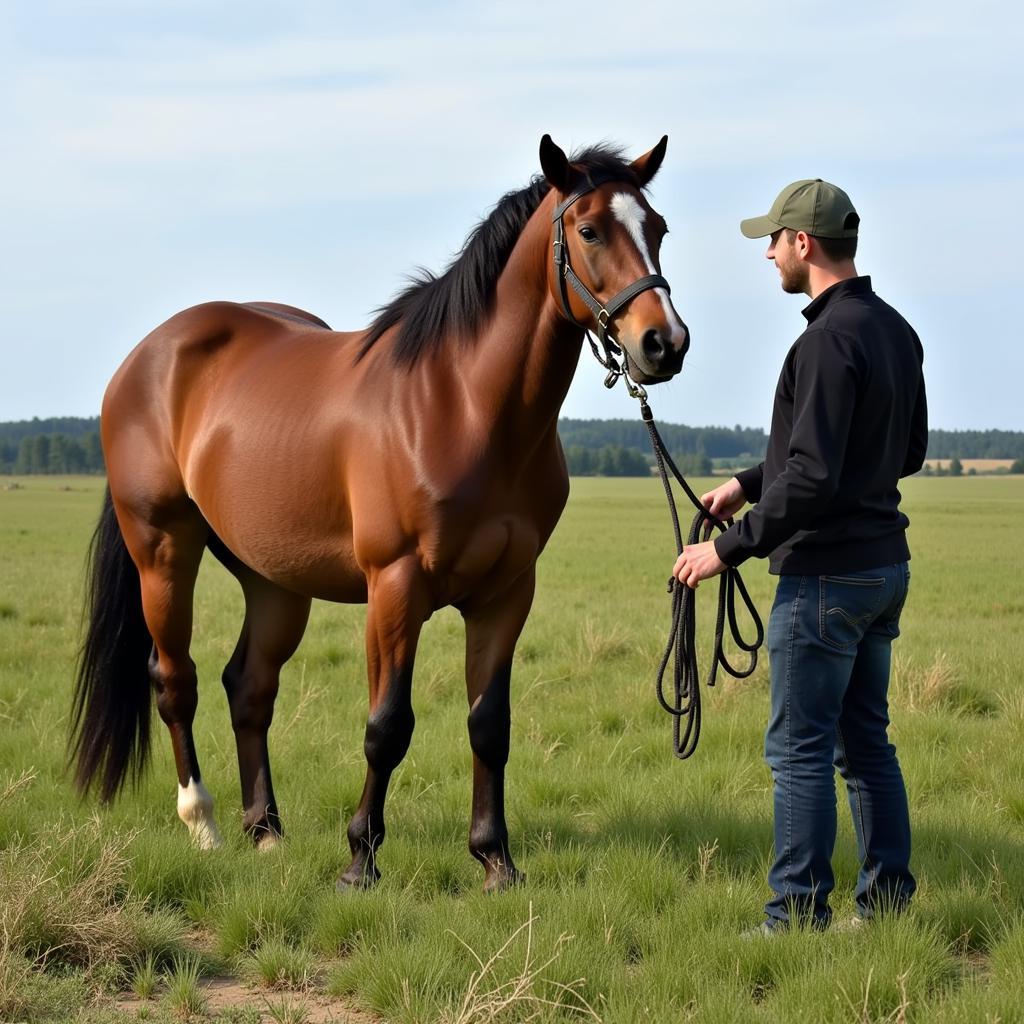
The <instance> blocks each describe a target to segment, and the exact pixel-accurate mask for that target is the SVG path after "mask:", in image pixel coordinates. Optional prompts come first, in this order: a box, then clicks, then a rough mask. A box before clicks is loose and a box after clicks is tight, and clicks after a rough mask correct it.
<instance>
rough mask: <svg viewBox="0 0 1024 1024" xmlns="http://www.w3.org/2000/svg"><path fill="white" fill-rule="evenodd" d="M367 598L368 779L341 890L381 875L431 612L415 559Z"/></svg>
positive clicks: (378, 579)
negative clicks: (394, 783) (419, 649)
mask: <svg viewBox="0 0 1024 1024" xmlns="http://www.w3.org/2000/svg"><path fill="white" fill-rule="evenodd" d="M367 597H368V609H367V616H366V662H367V673H368V676H369V682H370V714H369V718H368V719H367V722H366V737H365V741H364V743H363V750H364V752H365V754H366V782H365V784H364V786H363V795H362V797H361V798H360V801H359V806H358V807H357V808H356V812H355V814H354V815H353V817H352V821H351V822H350V823H349V826H348V842H349V846H350V847H351V850H352V863H351V864H350V865H349V866H348V868H347V869H346V870H345V872H344V874H342V876H341V877H340V878H339V879H338V887H339V888H340V889H344V888H348V887H353V886H354V887H365V886H370V885H373V884H374V882H376V881H377V879H378V878H379V877H380V872H379V871H378V870H377V864H376V859H377V849H378V848H379V847H380V844H381V843H382V842H383V840H384V800H385V797H386V796H387V789H388V783H389V782H390V781H391V773H392V772H393V771H394V770H395V768H397V767H398V765H399V763H400V762H401V760H402V758H403V757H405V753H406V751H407V750H408V749H409V743H410V742H411V740H412V731H413V725H414V724H415V717H414V715H413V711H412V670H413V662H414V660H415V657H416V644H417V641H418V640H419V635H420V629H421V627H422V625H423V623H424V622H425V621H426V619H427V617H428V615H429V614H430V611H431V607H430V603H429V595H428V594H427V591H426V589H425V587H424V586H423V581H422V578H421V576H420V572H419V566H418V564H417V563H416V561H415V559H412V558H409V559H403V560H402V561H401V562H396V563H394V564H393V565H390V566H388V567H387V568H386V569H383V570H381V571H378V572H376V573H374V574H373V575H372V576H371V578H370V580H369V586H368V595H367Z"/></svg>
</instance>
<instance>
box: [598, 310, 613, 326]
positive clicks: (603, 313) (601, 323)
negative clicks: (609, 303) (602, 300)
mask: <svg viewBox="0 0 1024 1024" xmlns="http://www.w3.org/2000/svg"><path fill="white" fill-rule="evenodd" d="M602 317H604V319H603V320H602V319H601V318H602ZM610 320H611V317H610V316H609V315H608V310H607V309H601V310H600V311H599V312H598V314H597V326H598V327H600V328H601V330H602V331H607V330H608V323H609V321H610Z"/></svg>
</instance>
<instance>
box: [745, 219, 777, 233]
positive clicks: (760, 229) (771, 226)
mask: <svg viewBox="0 0 1024 1024" xmlns="http://www.w3.org/2000/svg"><path fill="white" fill-rule="evenodd" d="M781 227H782V225H781V224H779V223H778V222H776V221H774V220H772V219H771V218H770V217H748V218H747V219H746V220H741V221H740V231H742V232H743V234H744V235H746V237H747V238H766V237H767V236H768V235H772V234H774V233H775V232H776V231H778V230H779V228H781Z"/></svg>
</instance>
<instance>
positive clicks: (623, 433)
mask: <svg viewBox="0 0 1024 1024" xmlns="http://www.w3.org/2000/svg"><path fill="white" fill-rule="evenodd" d="M658 429H659V430H660V431H661V435H662V437H663V438H664V439H665V444H666V445H667V446H668V449H669V451H670V452H671V453H672V455H673V457H674V458H675V459H676V461H677V462H678V463H679V466H680V468H681V469H682V470H683V472H685V473H695V474H706V473H709V472H710V471H711V468H712V465H716V466H727V465H730V464H735V465H737V466H739V465H752V464H754V463H756V462H758V461H760V460H761V459H762V458H763V457H764V452H765V446H766V444H767V441H768V436H767V434H766V433H765V431H763V430H761V429H760V428H756V427H741V426H739V425H737V426H734V427H687V426H683V425H682V424H678V423H659V424H658ZM558 432H559V434H560V435H561V438H562V444H563V446H564V447H565V453H566V460H567V462H568V464H569V471H570V472H571V473H572V474H573V475H575V476H645V475H646V474H647V473H648V472H649V467H650V465H651V456H650V446H649V442H648V438H647V429H646V428H645V427H644V425H643V423H642V422H641V421H640V420H639V419H635V420H574V419H561V420H559V421H558ZM928 458H929V459H1024V431H1014V430H932V431H930V433H929V435H928ZM102 472H103V452H102V451H101V449H100V440H99V418H98V417H95V416H93V417H79V416H62V417H57V418H55V419H45V420H44V419H32V420H20V421H17V422H12V423H0V474H6V475H8V476H9V475H11V474H17V475H19V476H20V475H28V474H36V473H102Z"/></svg>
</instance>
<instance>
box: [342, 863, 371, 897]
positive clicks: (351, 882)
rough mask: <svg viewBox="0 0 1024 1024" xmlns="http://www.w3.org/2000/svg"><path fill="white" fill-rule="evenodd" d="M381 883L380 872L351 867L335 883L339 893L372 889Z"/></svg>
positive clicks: (361, 867) (369, 868) (366, 868)
mask: <svg viewBox="0 0 1024 1024" xmlns="http://www.w3.org/2000/svg"><path fill="white" fill-rule="evenodd" d="M379 881H380V872H379V871H378V870H377V869H376V868H372V867H363V866H359V867H350V868H349V869H348V870H347V871H346V872H345V873H344V874H343V875H342V876H341V877H340V878H339V879H338V881H337V882H336V883H335V885H334V888H335V889H336V890H337V891H338V892H352V891H353V890H358V889H364V890H365V889H372V888H373V887H374V886H375V885H376V884H377V883H378V882H379Z"/></svg>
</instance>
